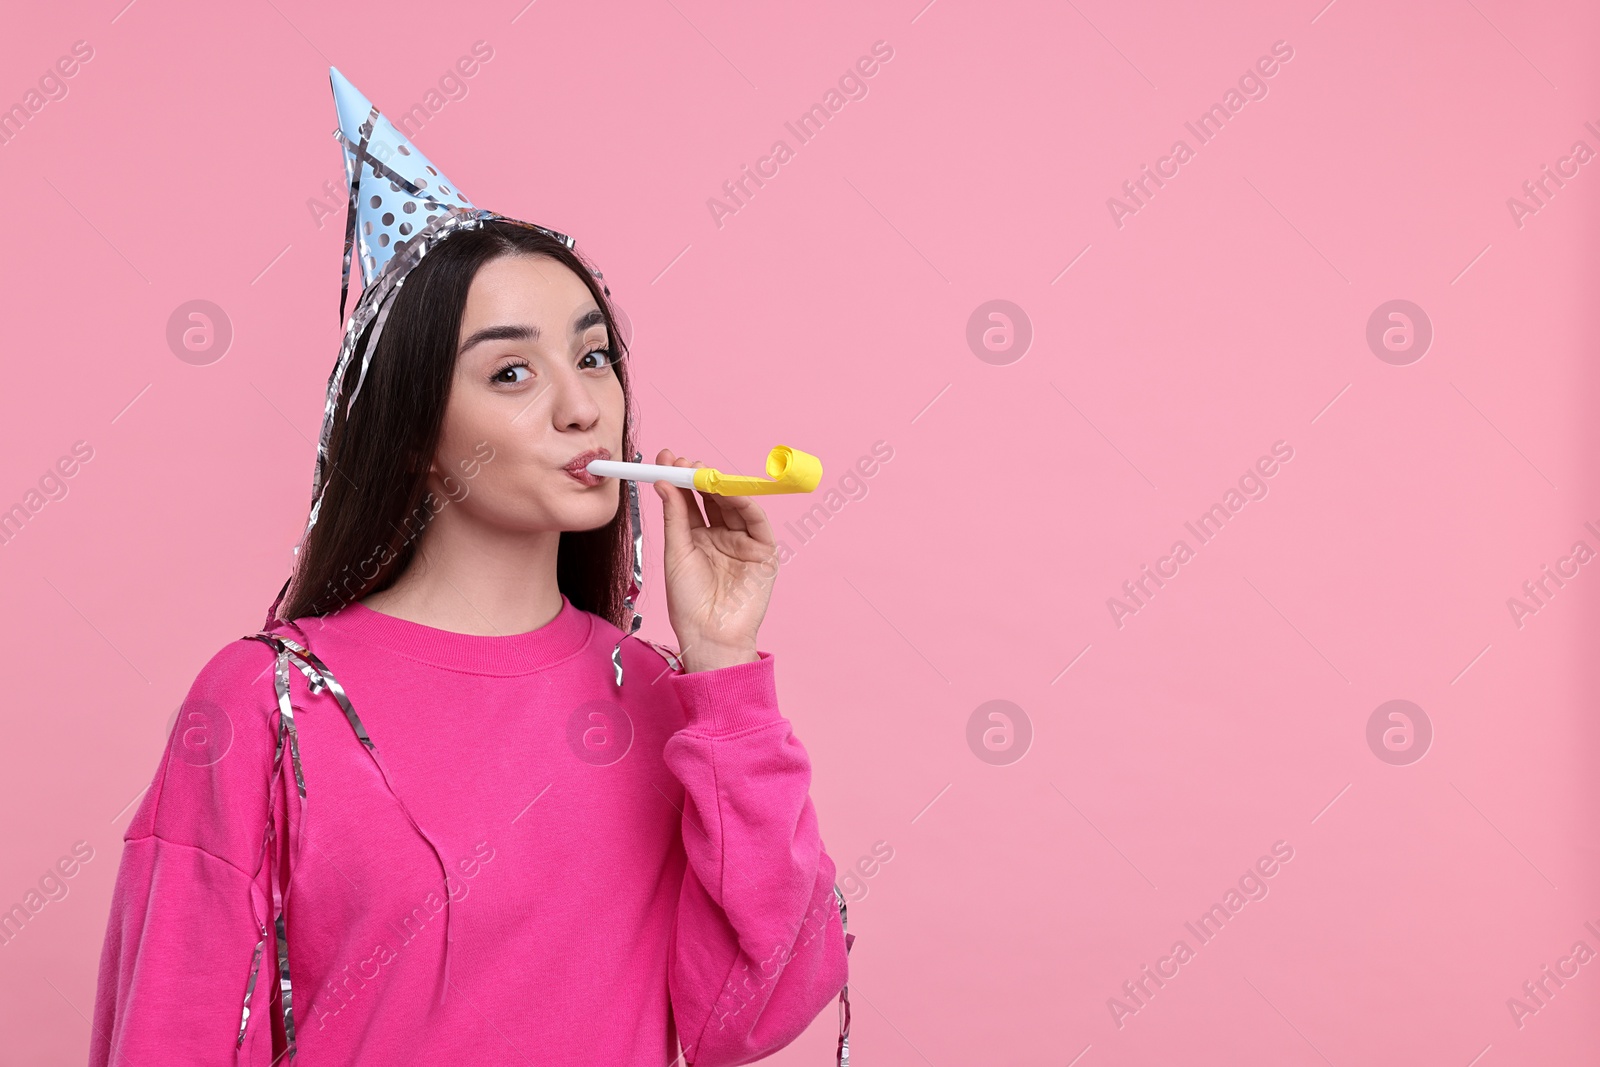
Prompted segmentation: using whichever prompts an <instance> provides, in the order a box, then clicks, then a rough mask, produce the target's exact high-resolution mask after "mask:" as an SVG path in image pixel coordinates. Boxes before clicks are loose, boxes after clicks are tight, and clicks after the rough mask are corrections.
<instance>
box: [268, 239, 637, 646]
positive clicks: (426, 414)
mask: <svg viewBox="0 0 1600 1067" xmlns="http://www.w3.org/2000/svg"><path fill="white" fill-rule="evenodd" d="M507 255H541V256H549V257H550V258H551V259H554V260H556V261H557V262H558V263H561V264H562V265H564V266H566V267H567V268H568V269H570V270H571V271H572V272H573V273H574V274H576V275H577V276H578V277H579V278H581V279H582V280H583V283H584V285H586V286H588V288H589V292H590V294H591V295H592V296H593V297H594V300H595V303H596V304H598V305H599V306H600V311H601V313H602V314H603V315H604V316H605V324H606V332H607V333H608V334H609V341H610V344H611V346H612V347H613V348H614V349H616V351H617V355H618V358H617V360H616V362H615V364H614V366H613V369H614V371H615V372H616V375H617V377H618V378H619V379H620V380H621V382H622V396H623V410H624V412H625V417H624V420H623V430H622V453H623V454H622V455H621V456H620V457H618V458H619V459H632V458H633V453H634V442H633V430H634V426H633V398H632V392H631V391H630V389H629V384H628V360H627V359H626V358H625V357H626V355H627V341H626V339H625V338H624V337H623V336H622V334H621V332H620V331H618V329H617V324H616V318H615V314H614V311H613V308H612V305H611V301H610V299H609V297H608V296H607V294H606V292H605V287H604V286H603V285H602V284H601V282H600V281H599V280H598V279H597V278H596V277H595V276H594V274H593V273H592V272H591V270H590V268H589V265H588V264H587V263H585V262H584V261H583V259H582V258H580V257H579V255H578V254H577V253H576V252H574V251H573V250H572V249H570V248H568V247H567V246H566V244H565V243H563V242H562V241H561V240H559V239H557V238H555V237H552V236H550V235H549V234H546V233H543V232H541V231H539V230H536V229H531V228H528V227H526V226H521V225H517V224H515V223H510V222H504V221H500V220H491V221H488V222H485V223H484V224H483V225H482V226H480V227H477V228H474V229H466V230H461V231H458V232H456V233H453V234H451V235H450V236H449V237H448V238H446V239H445V240H443V241H441V242H440V243H439V244H438V245H437V246H436V247H434V248H433V249H431V250H429V252H428V254H427V255H426V256H424V257H423V258H422V260H421V262H419V263H418V264H417V265H416V267H415V268H413V269H412V271H411V273H410V275H408V276H407V277H406V279H405V284H404V285H403V286H401V287H400V291H399V292H398V293H396V294H395V295H394V297H393V301H394V303H393V306H392V307H391V308H390V311H389V316H388V320H387V322H386V324H385V325H384V328H383V333H382V334H381V335H380V336H379V338H378V348H377V351H376V352H374V353H373V357H372V360H371V363H370V365H369V367H368V369H367V377H366V380H365V381H364V382H362V385H361V392H360V394H359V396H358V397H357V399H356V402H355V404H353V405H349V406H350V411H349V414H348V416H347V415H346V412H345V408H346V406H347V401H348V398H349V396H350V391H351V389H352V388H353V387H354V385H355V380H356V376H357V374H358V373H359V371H360V366H361V362H362V361H361V353H362V351H363V350H364V349H365V347H366V343H367V339H368V337H370V335H371V327H370V326H369V327H368V328H367V331H366V332H365V333H364V334H363V336H362V339H361V346H360V348H358V350H357V352H356V357H355V358H353V359H352V360H351V361H350V366H349V370H348V371H347V373H346V375H345V381H344V383H343V390H342V392H341V393H340V400H339V403H338V409H337V411H336V412H335V415H334V424H333V427H332V429H331V431H330V435H329V439H328V469H327V473H326V475H325V479H326V486H327V489H326V492H325V494H324V496H323V499H322V507H321V509H320V511H319V512H318V515H317V522H316V525H314V526H313V527H312V528H311V533H310V534H309V536H307V538H306V540H305V543H304V544H302V545H301V546H300V555H299V561H298V564H297V566H296V568H295V573H294V577H293V580H292V582H291V584H290V589H289V591H288V593H287V594H286V596H285V598H284V603H283V606H282V608H281V609H280V610H279V613H278V614H279V616H280V617H281V618H285V619H297V618H302V617H305V616H308V615H325V614H329V613H331V612H333V611H337V610H338V609H340V608H342V607H344V606H345V605H346V604H349V603H350V602H352V601H356V600H360V599H361V598H362V597H364V596H367V595H368V594H370V593H376V592H378V591H380V590H383V589H387V588H388V587H389V586H391V585H393V584H394V582H395V580H396V579H397V578H399V577H400V575H401V574H402V573H404V571H405V569H406V568H407V567H408V566H409V565H410V564H411V561H412V559H413V558H414V557H415V555H416V547H417V542H418V540H419V535H420V534H421V532H422V529H423V528H425V527H426V525H427V522H428V520H429V519H431V518H432V517H433V515H434V514H436V513H437V512H438V511H439V509H440V508H441V507H442V506H443V502H442V501H440V500H439V499H438V497H437V496H436V494H434V493H433V492H432V491H431V490H429V489H428V486H427V480H428V466H429V464H430V463H431V462H432V461H433V457H434V453H435V452H436V451H437V449H438V446H439V434H440V429H441V427H442V426H443V423H444V412H445V403H446V401H447V400H448V399H449V396H450V382H451V379H452V376H453V375H454V373H455V353H456V345H457V343H458V341H459V338H460V332H461V316H462V313H463V310H464V309H465V307H466V302H467V291H468V290H469V289H470V288H471V286H472V279H473V278H474V277H475V276H476V275H477V273H478V270H479V269H480V268H481V267H482V266H483V265H484V264H485V263H488V262H489V261H490V260H493V259H496V258H498V257H500V256H507ZM624 492H626V489H625V487H624ZM632 568H633V543H632V537H631V533H630V531H629V529H628V508H627V506H626V500H625V499H624V498H623V497H622V494H620V493H619V499H618V507H617V514H616V515H614V516H613V517H612V519H611V522H609V523H608V524H607V525H605V526H602V527H599V528H598V529H594V530H582V531H574V530H568V531H563V532H562V534H561V543H560V548H559V550H558V552H557V557H556V584H557V585H558V586H559V588H560V590H561V592H562V593H564V594H566V597H567V599H569V600H571V601H572V603H573V606H574V607H577V608H580V609H582V610H584V611H590V612H593V613H594V614H596V615H598V616H600V617H601V618H603V619H606V620H608V621H610V622H611V623H612V624H614V625H616V626H617V627H618V628H620V629H624V630H625V629H627V628H628V624H627V622H625V621H624V619H623V613H624V610H625V608H624V603H623V601H624V599H625V598H626V596H627V591H628V584H629V579H630V578H631V577H632Z"/></svg>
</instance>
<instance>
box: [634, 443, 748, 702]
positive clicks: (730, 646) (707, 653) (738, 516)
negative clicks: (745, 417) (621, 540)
mask: <svg viewBox="0 0 1600 1067" xmlns="http://www.w3.org/2000/svg"><path fill="white" fill-rule="evenodd" d="M656 462H657V463H659V464H661V465H663V466H673V467H703V466H705V464H704V463H701V462H700V461H699V460H694V461H692V462H691V461H690V460H687V459H681V458H679V457H677V456H674V455H673V454H672V452H671V451H670V450H669V449H665V448H663V449H662V450H661V451H660V452H658V453H657V454H656ZM655 487H656V495H657V496H659V497H661V509H662V525H663V527H664V529H665V535H666V548H665V549H664V551H663V563H664V573H665V575H666V584H667V618H668V620H669V621H670V622H671V623H672V631H673V633H675V634H676V635H677V637H678V647H679V649H680V656H681V658H682V660H683V665H684V670H686V671H709V670H715V669H716V668H718V667H728V666H732V665H734V664H738V663H754V662H755V661H756V660H757V659H758V658H759V657H758V656H757V654H756V630H757V629H759V628H760V626H761V620H762V618H764V617H765V616H766V614H767V603H768V602H769V601H770V600H771V598H772V585H773V582H774V581H775V580H776V579H777V577H778V544H777V539H776V538H775V537H774V536H773V532H772V524H771V523H769V522H768V521H767V514H766V512H765V511H763V510H761V506H760V505H759V504H757V503H756V502H755V499H754V498H753V497H748V496H718V495H716V494H715V493H697V492H696V491H695V490H693V489H680V488H679V487H677V486H675V485H668V484H667V483H666V482H656V483H655ZM697 495H698V496H699V498H700V500H701V501H703V502H704V504H705V516H704V517H702V516H701V514H700V504H699V503H698V502H696V500H695V497H696V496H697Z"/></svg>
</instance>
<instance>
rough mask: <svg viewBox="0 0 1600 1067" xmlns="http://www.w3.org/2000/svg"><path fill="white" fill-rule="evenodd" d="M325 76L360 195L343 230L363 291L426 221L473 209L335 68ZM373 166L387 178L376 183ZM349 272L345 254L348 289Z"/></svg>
mask: <svg viewBox="0 0 1600 1067" xmlns="http://www.w3.org/2000/svg"><path fill="white" fill-rule="evenodd" d="M328 76H329V79H330V80H331V81H332V82H333V103H334V107H335V109H336V110H337V111H338V114H339V129H338V132H337V133H336V134H335V136H337V137H338V138H339V140H340V141H341V143H343V144H344V146H345V150H344V164H345V175H346V178H347V179H348V181H349V186H350V189H351V190H352V192H354V191H355V190H356V189H359V190H360V191H361V194H362V195H361V197H360V200H359V202H357V203H356V204H355V205H354V212H353V215H352V217H351V218H350V219H349V220H348V222H347V227H346V228H347V230H350V229H353V231H354V236H355V238H356V241H357V243H358V244H359V247H360V261H361V284H362V285H363V286H364V287H365V286H370V285H371V284H372V280H373V278H375V277H376V276H377V275H378V273H379V272H380V271H382V270H383V268H384V266H385V265H387V264H388V262H389V260H390V259H391V258H393V256H394V254H395V253H396V252H397V251H400V250H402V249H403V248H404V246H405V244H406V242H407V241H408V240H409V239H410V238H411V236H412V235H413V234H415V233H416V232H417V231H418V230H420V229H421V228H422V227H423V226H424V225H426V224H427V223H428V221H430V220H432V219H435V218H437V217H439V216H440V215H441V214H443V213H444V212H445V211H447V210H450V209H455V208H462V209H464V208H471V207H472V206H473V203H472V201H470V200H468V199H467V198H466V196H465V194H463V193H462V192H461V190H459V189H457V188H456V187H455V183H453V182H451V181H450V179H449V178H447V177H446V176H445V175H444V174H443V173H442V172H440V170H439V168H438V167H435V166H434V165H433V164H432V163H431V162H430V161H429V160H428V157H427V156H425V155H423V154H422V152H421V151H419V150H418V149H417V146H416V145H414V144H412V143H411V142H410V141H409V140H408V139H407V138H406V136H405V135H404V134H402V133H401V132H400V131H399V130H397V129H395V127H394V124H393V123H391V122H390V121H389V120H388V118H387V117H385V116H384V115H383V114H382V113H380V112H379V111H378V109H377V108H375V107H373V106H372V101H370V100H368V99H367V98H366V97H365V96H364V95H362V92H361V90H360V89H357V88H356V87H355V86H354V85H352V84H351V82H350V79H349V78H346V77H345V76H344V75H343V74H341V73H340V72H339V68H338V67H329V68H328ZM375 165H377V166H382V167H384V168H386V169H387V171H388V173H387V174H385V175H384V176H383V177H382V178H381V179H380V177H379V175H378V172H377V170H376V169H375ZM346 236H347V237H348V236H350V235H349V234H348V233H347V234H346ZM349 269H350V261H349V252H348V250H347V252H346V259H345V272H346V286H348V284H349ZM340 317H341V318H343V312H342V311H341V313H340Z"/></svg>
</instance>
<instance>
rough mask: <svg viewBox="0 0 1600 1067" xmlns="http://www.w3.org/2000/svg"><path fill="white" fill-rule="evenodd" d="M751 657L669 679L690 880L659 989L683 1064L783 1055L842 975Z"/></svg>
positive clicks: (813, 852)
mask: <svg viewBox="0 0 1600 1067" xmlns="http://www.w3.org/2000/svg"><path fill="white" fill-rule="evenodd" d="M758 655H759V657H760V658H759V659H758V660H757V661H756V662H753V663H741V664H737V665H734V666H730V667H722V668H718V669H716V670H710V671H697V672H694V673H689V674H683V673H676V674H672V675H670V676H669V684H670V685H671V686H672V689H673V690H674V692H675V693H676V694H677V697H678V699H679V701H680V703H681V704H682V706H683V709H684V713H685V719H686V722H685V725H684V727H683V728H682V729H681V730H679V731H677V732H676V733H674V734H673V735H672V736H671V737H670V738H668V740H667V743H666V746H665V750H664V756H665V760H666V763H667V766H668V768H669V769H670V770H671V772H672V773H673V775H674V776H675V777H677V779H678V780H679V781H680V782H681V783H682V784H683V787H684V805H683V848H684V852H685V853H686V855H687V859H688V869H687V870H686V871H685V873H684V879H683V889H682V891H681V893H680V895H679V899H678V916H677V922H676V924H675V926H674V929H673V936H672V947H671V949H670V961H669V964H668V971H667V984H668V991H669V993H670V995H671V999H672V1012H673V1018H674V1021H675V1023H676V1025H677V1030H678V1034H679V1039H680V1041H681V1042H682V1044H683V1049H684V1058H685V1060H686V1062H687V1063H689V1064H690V1065H692V1067H732V1065H736V1064H744V1063H750V1062H752V1061H754V1060H758V1059H761V1058H762V1057H763V1056H768V1055H770V1054H772V1053H773V1052H776V1051H777V1050H778V1049H780V1048H783V1047H784V1046H785V1045H787V1044H789V1043H790V1042H791V1041H793V1040H794V1039H795V1038H796V1037H798V1036H799V1035H800V1034H801V1032H803V1031H804V1030H805V1029H806V1027H807V1026H809V1025H810V1024H811V1021H812V1020H813V1019H815V1018H816V1017H817V1015H818V1014H819V1013H820V1012H821V1011H822V1010H823V1009H824V1008H825V1007H827V1005H828V1002H829V1001H830V1000H831V999H833V998H834V997H835V996H837V995H838V993H839V991H840V989H841V988H842V987H843V986H844V984H845V980H846V978H847V977H848V961H847V956H846V951H845V939H844V930H843V927H842V926H841V924H840V920H839V911H838V905H837V903H836V899H835V896H834V890H833V882H834V876H835V868H834V863H833V860H832V859H831V858H829V856H828V854H827V852H826V851H824V849H823V844H822V837H821V833H820V831H819V829H818V826H817V814H816V809H815V807H814V806H813V804H812V802H811V796H810V785H811V762H810V759H809V758H808V756H807V755H806V750H805V748H804V747H803V746H802V745H801V744H800V741H799V739H798V738H796V737H795V735H794V731H793V729H792V727H791V724H790V722H789V720H788V719H786V718H784V717H783V716H782V715H781V714H780V713H779V711H778V702H777V695H776V685H775V679H774V675H773V662H772V655H771V654H770V653H767V652H760V653H758Z"/></svg>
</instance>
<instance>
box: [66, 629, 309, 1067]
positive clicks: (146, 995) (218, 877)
mask: <svg viewBox="0 0 1600 1067" xmlns="http://www.w3.org/2000/svg"><path fill="white" fill-rule="evenodd" d="M245 646H251V647H245ZM271 660H272V652H271V650H270V649H268V648H266V647H265V646H264V645H261V644H259V643H257V642H251V641H247V642H242V643H241V642H235V643H234V644H233V645H230V646H229V647H228V648H226V649H224V650H223V651H222V652H220V653H218V654H217V655H216V656H215V657H213V658H212V660H211V661H210V662H209V663H208V664H207V665H206V667H205V668H204V669H203V670H202V671H201V673H200V675H199V677H198V678H197V679H196V680H195V683H194V686H193V687H192V688H191V689H190V691H189V694H188V697H187V698H186V699H185V700H184V702H183V706H182V708H181V709H180V711H179V715H178V720H177V723H176V724H175V725H174V727H173V731H172V733H171V735H170V736H169V737H168V739H167V746H166V749H165V751H164V752H163V754H162V759H161V763H160V764H159V765H158V766H157V768H156V771H155V775H154V777H153V779H152V781H151V784H150V788H149V789H148V790H147V791H146V793H145V795H144V798H143V800H142V801H141V802H140V805H139V808H138V810H137V811H136V812H135V814H134V817H133V820H132V822H130V823H129V825H128V829H127V831H126V832H125V833H124V834H123V849H122V858H121V860H120V861H119V866H118V868H117V880H116V884H115V886H114V888H113V890H112V896H111V912H110V916H109V918H108V920H107V923H106V935H105V942H104V945H103V947H102V949H101V955H100V971H99V978H98V984H97V988H96V993H95V1006H94V1025H93V1030H92V1033H91V1036H90V1046H89V1067H123V1065H125V1064H151V1063H183V1064H190V1065H197V1067H207V1065H216V1067H223V1065H228V1067H235V1065H249V1067H269V1065H270V1064H272V1063H273V1061H274V1059H275V1056H276V1050H275V1049H274V1047H273V1046H274V1030H276V1031H277V1041H278V1042H279V1048H281V1047H282V1044H281V1043H282V1026H281V1023H279V1022H278V1020H277V1019H276V1018H275V1017H274V1015H275V1013H274V1011H273V1008H274V1007H275V1005H274V1003H273V1001H274V1000H275V994H276V989H277V982H276V978H277V971H276V951H275V946H276V940H275V937H267V938H266V942H265V944H263V945H262V958H261V965H260V969H259V971H258V972H257V974H256V981H255V987H254V990H253V993H252V996H251V999H250V1016H251V1018H250V1026H249V1031H248V1033H247V1034H246V1035H245V1040H244V1045H243V1047H242V1048H241V1047H238V1045H237V1042H238V1038H239V1022H240V1016H241V1013H242V1009H243V1008H244V1004H245V989H246V985H247V984H248V980H249V976H250V968H251V962H252V959H253V957H254V954H255V951H256V945H257V943H258V942H260V941H261V940H262V935H263V933H264V932H265V930H266V929H267V928H268V927H269V926H270V923H271V915H272V911H271V882H270V878H271V874H270V873H269V872H270V869H271V868H270V865H269V864H268V863H266V862H264V861H263V853H262V846H263V841H264V838H265V833H266V820H267V814H268V802H267V796H268V784H269V779H270V778H271V774H272V753H273V748H274V747H275V744H276V717H277V706H276V702H275V701H274V700H273V698H272V682H271V674H270V670H269V671H268V673H267V674H266V675H263V674H262V671H263V669H267V668H269V666H270V663H271ZM263 691H264V692H265V694H266V695H265V699H262V698H261V694H262V692H263ZM284 763H285V764H287V763H288V757H287V755H285V757H284ZM274 801H275V804H276V807H277V811H276V813H275V814H276V819H275V822H276V838H277V841H278V842H279V844H280V845H281V844H282V843H283V842H284V841H285V839H286V836H287V835H286V834H285V833H284V832H283V830H284V825H285V822H284V820H285V819H286V817H287V811H288V808H287V805H286V804H285V802H284V797H283V789H282V786H281V783H280V786H279V788H278V790H277V791H276V793H275V794H274ZM280 855H281V853H280ZM279 869H282V868H281V866H280V868H279Z"/></svg>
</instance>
